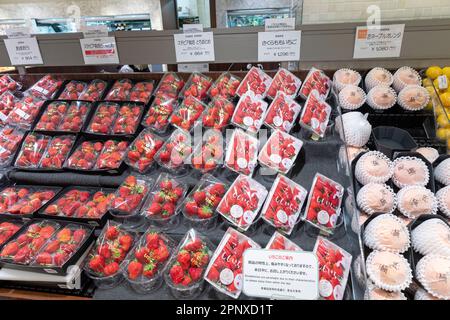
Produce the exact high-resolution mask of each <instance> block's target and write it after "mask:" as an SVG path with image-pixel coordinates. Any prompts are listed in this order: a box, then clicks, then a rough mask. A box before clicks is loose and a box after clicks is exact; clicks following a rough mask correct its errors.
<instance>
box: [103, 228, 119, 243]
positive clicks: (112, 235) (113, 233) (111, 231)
mask: <svg viewBox="0 0 450 320" xmlns="http://www.w3.org/2000/svg"><path fill="white" fill-rule="evenodd" d="M118 235H119V229H118V228H117V227H116V226H110V227H108V229H106V233H105V236H106V239H108V240H115V239H116V238H117V236H118Z"/></svg>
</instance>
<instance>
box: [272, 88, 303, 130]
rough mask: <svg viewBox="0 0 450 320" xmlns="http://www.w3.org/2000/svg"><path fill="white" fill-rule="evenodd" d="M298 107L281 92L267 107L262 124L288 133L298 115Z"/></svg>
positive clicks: (299, 108)
mask: <svg viewBox="0 0 450 320" xmlns="http://www.w3.org/2000/svg"><path fill="white" fill-rule="evenodd" d="M300 110H301V107H300V105H299V104H298V103H297V102H295V101H294V99H291V98H289V97H288V96H287V95H286V94H284V93H283V92H281V91H280V92H278V93H277V94H276V96H275V98H274V100H273V101H272V103H271V104H270V106H269V109H268V110H267V113H266V118H265V119H264V124H266V125H267V126H268V127H270V128H272V129H274V130H276V129H278V130H281V131H284V132H286V133H289V132H290V131H291V129H292V127H293V126H294V122H295V120H296V119H297V116H298V114H299V113H300Z"/></svg>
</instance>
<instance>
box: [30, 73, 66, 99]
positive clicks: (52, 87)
mask: <svg viewBox="0 0 450 320" xmlns="http://www.w3.org/2000/svg"><path fill="white" fill-rule="evenodd" d="M62 84H63V81H61V80H57V79H55V78H54V77H53V76H52V75H49V74H48V75H46V76H44V77H42V78H41V79H40V80H39V81H38V82H36V83H35V84H34V85H33V86H32V87H31V88H30V89H28V90H27V91H26V94H29V95H30V96H33V97H36V98H40V99H51V98H53V97H54V95H55V94H56V92H57V91H58V90H59V88H60V87H61V85H62Z"/></svg>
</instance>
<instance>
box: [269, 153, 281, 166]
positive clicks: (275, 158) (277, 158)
mask: <svg viewBox="0 0 450 320" xmlns="http://www.w3.org/2000/svg"><path fill="white" fill-rule="evenodd" d="M269 159H270V161H272V162H273V163H276V164H279V163H280V162H281V157H280V155H279V154H276V153H274V154H271V155H270V157H269Z"/></svg>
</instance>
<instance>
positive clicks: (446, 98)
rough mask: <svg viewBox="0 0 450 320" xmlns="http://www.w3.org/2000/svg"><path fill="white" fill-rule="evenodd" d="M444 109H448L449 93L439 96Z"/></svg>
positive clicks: (449, 102) (449, 105) (449, 104)
mask: <svg viewBox="0 0 450 320" xmlns="http://www.w3.org/2000/svg"><path fill="white" fill-rule="evenodd" d="M439 97H440V98H441V102H442V104H443V105H444V107H450V92H445V93H442V94H440V95H439Z"/></svg>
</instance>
